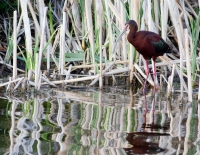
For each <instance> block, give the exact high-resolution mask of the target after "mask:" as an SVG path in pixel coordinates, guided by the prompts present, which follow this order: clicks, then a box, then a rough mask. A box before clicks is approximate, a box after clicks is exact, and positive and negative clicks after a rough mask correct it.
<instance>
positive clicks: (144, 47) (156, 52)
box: [117, 20, 170, 93]
mask: <svg viewBox="0 0 200 155" xmlns="http://www.w3.org/2000/svg"><path fill="white" fill-rule="evenodd" d="M127 31H128V35H127V40H128V41H129V43H131V44H132V45H133V46H134V47H135V49H136V50H137V51H138V52H139V53H140V54H141V55H142V56H143V58H144V59H145V61H146V79H145V83H144V86H143V93H145V88H146V81H147V79H148V76H149V73H150V71H149V66H148V59H152V60H153V66H154V67H153V75H154V92H155V88H156V66H155V60H156V58H157V57H158V56H162V55H163V54H164V53H170V47H169V45H168V44H167V43H166V42H165V41H164V40H163V39H162V38H161V37H160V36H159V35H158V34H156V33H154V32H151V31H138V26H137V23H136V22H135V21H134V20H129V21H127V22H126V24H125V29H124V31H123V32H122V33H121V34H120V36H119V38H118V39H117V41H118V40H119V39H120V38H121V37H122V35H123V34H124V33H125V32H127Z"/></svg>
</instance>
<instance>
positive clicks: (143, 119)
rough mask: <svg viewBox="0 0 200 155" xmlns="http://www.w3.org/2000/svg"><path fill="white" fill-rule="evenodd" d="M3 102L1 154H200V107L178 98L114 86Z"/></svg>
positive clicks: (45, 93)
mask: <svg viewBox="0 0 200 155" xmlns="http://www.w3.org/2000/svg"><path fill="white" fill-rule="evenodd" d="M1 98H2V99H1V100H0V102H1V104H0V117H1V121H0V133H1V140H0V148H1V149H0V154H10V155H24V154H30V155H32V154H33V155H36V154H39V155H45V154H48V155H51V154H52V155H54V154H57V155H66V154H68V155H75V154H79V155H98V154H99V155H126V154H130V155H131V154H158V155H164V154H190V155H193V154H199V153H200V151H199V139H200V133H199V131H200V119H198V118H199V116H200V104H199V103H198V102H197V101H194V103H191V104H188V103H187V97H185V98H184V99H183V100H180V99H179V94H178V93H177V94H173V95H172V97H169V98H167V97H166V94H165V91H163V92H162V91H161V92H158V93H156V94H155V97H154V96H152V94H151V92H149V94H147V95H146V97H145V96H143V95H136V94H133V92H132V88H118V87H111V88H109V89H106V90H103V91H98V90H95V89H90V90H89V89H87V90H85V89H83V90H71V91H63V92H62V91H59V90H44V91H43V93H41V94H31V93H30V94H27V95H23V97H22V96H20V95H18V97H17V95H8V96H6V95H4V96H2V97H1ZM152 104H153V107H154V108H153V107H152Z"/></svg>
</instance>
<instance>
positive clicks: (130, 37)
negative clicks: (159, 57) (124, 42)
mask: <svg viewBox="0 0 200 155" xmlns="http://www.w3.org/2000/svg"><path fill="white" fill-rule="evenodd" d="M136 33H137V31H135V30H134V29H131V30H130V31H129V33H128V35H127V39H128V41H129V42H133V40H134V38H135V35H136Z"/></svg>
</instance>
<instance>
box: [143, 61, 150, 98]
mask: <svg viewBox="0 0 200 155" xmlns="http://www.w3.org/2000/svg"><path fill="white" fill-rule="evenodd" d="M145 62H146V79H145V82H144V85H143V94H144V95H145V90H146V83H147V79H148V77H149V65H148V61H147V60H146V59H145Z"/></svg>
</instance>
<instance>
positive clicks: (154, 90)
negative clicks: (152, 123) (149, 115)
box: [152, 59, 156, 113]
mask: <svg viewBox="0 0 200 155" xmlns="http://www.w3.org/2000/svg"><path fill="white" fill-rule="evenodd" d="M153 77H154V88H153V97H154V99H153V103H152V111H153V113H154V111H155V109H154V106H155V99H156V97H155V94H156V64H155V59H153Z"/></svg>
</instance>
